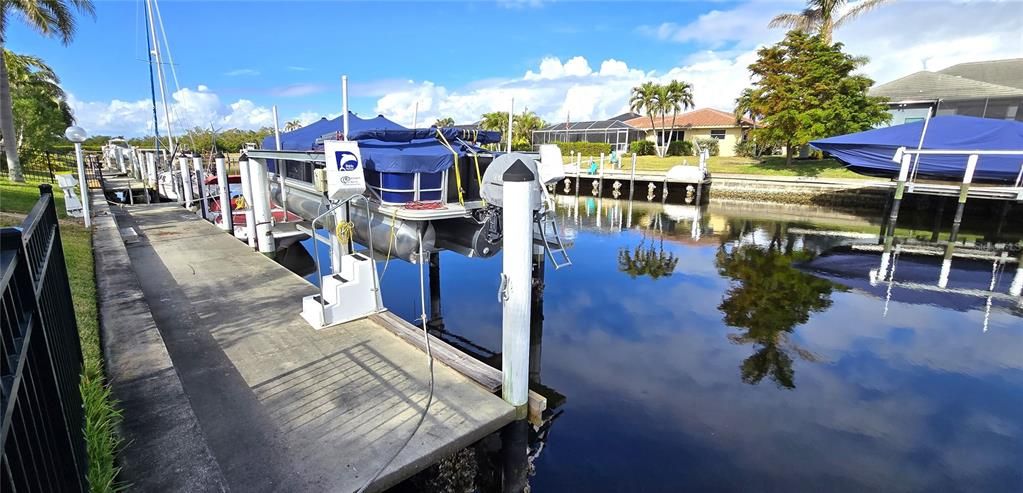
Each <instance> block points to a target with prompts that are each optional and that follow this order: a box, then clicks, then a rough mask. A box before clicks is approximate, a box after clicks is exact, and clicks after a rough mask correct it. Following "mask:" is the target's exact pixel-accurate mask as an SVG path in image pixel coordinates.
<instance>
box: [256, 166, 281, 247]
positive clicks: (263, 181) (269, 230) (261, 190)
mask: <svg viewBox="0 0 1023 493" xmlns="http://www.w3.org/2000/svg"><path fill="white" fill-rule="evenodd" d="M249 182H250V186H251V187H252V212H253V215H254V216H255V221H256V245H257V246H258V247H259V253H262V254H263V255H266V256H268V257H272V256H273V254H274V251H276V248H275V246H274V236H273V216H272V215H271V214H270V177H269V176H268V175H267V169H266V161H265V160H263V159H253V158H249Z"/></svg>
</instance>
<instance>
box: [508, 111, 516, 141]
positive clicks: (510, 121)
mask: <svg viewBox="0 0 1023 493" xmlns="http://www.w3.org/2000/svg"><path fill="white" fill-rule="evenodd" d="M514 118H515V98H512V100H511V108H510V109H509V111H508V152H511V151H512V125H514V123H515V120H514Z"/></svg>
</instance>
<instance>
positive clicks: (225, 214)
mask: <svg viewBox="0 0 1023 493" xmlns="http://www.w3.org/2000/svg"><path fill="white" fill-rule="evenodd" d="M214 162H215V163H216V165H217V185H218V186H219V187H220V229H222V230H224V231H227V232H228V233H232V232H233V231H234V224H233V223H234V220H233V219H234V215H233V214H232V212H233V211H232V207H231V184H230V182H229V181H228V176H227V163H226V162H225V161H224V154H223V153H220V152H218V153H217V154H216V156H215V157H214Z"/></svg>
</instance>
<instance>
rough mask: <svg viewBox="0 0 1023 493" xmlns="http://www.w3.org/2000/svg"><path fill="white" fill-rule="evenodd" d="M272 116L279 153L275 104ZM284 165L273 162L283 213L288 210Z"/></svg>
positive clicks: (279, 134) (278, 161) (279, 139)
mask: <svg viewBox="0 0 1023 493" xmlns="http://www.w3.org/2000/svg"><path fill="white" fill-rule="evenodd" d="M273 116H274V145H275V146H276V149H277V150H278V151H279V150H281V128H280V123H279V122H278V120H277V105H276V104H275V105H273ZM284 163H285V161H282V160H280V159H276V160H274V164H275V165H276V166H275V170H276V172H277V177H278V179H279V181H280V183H281V208H282V209H284V210H285V211H287V210H288V187H286V186H284V179H285V178H287V175H288V173H286V172H285V170H284ZM285 216H287V213H286V212H285ZM284 220H285V221H287V220H288V218H287V217H285V218H284Z"/></svg>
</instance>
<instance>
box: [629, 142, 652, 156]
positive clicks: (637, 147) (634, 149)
mask: <svg viewBox="0 0 1023 493" xmlns="http://www.w3.org/2000/svg"><path fill="white" fill-rule="evenodd" d="M629 152H631V153H633V154H639V155H640V156H653V155H654V154H656V153H657V151H656V149H654V143H653V142H650V141H649V140H637V141H635V142H633V143H631V144H629Z"/></svg>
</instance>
